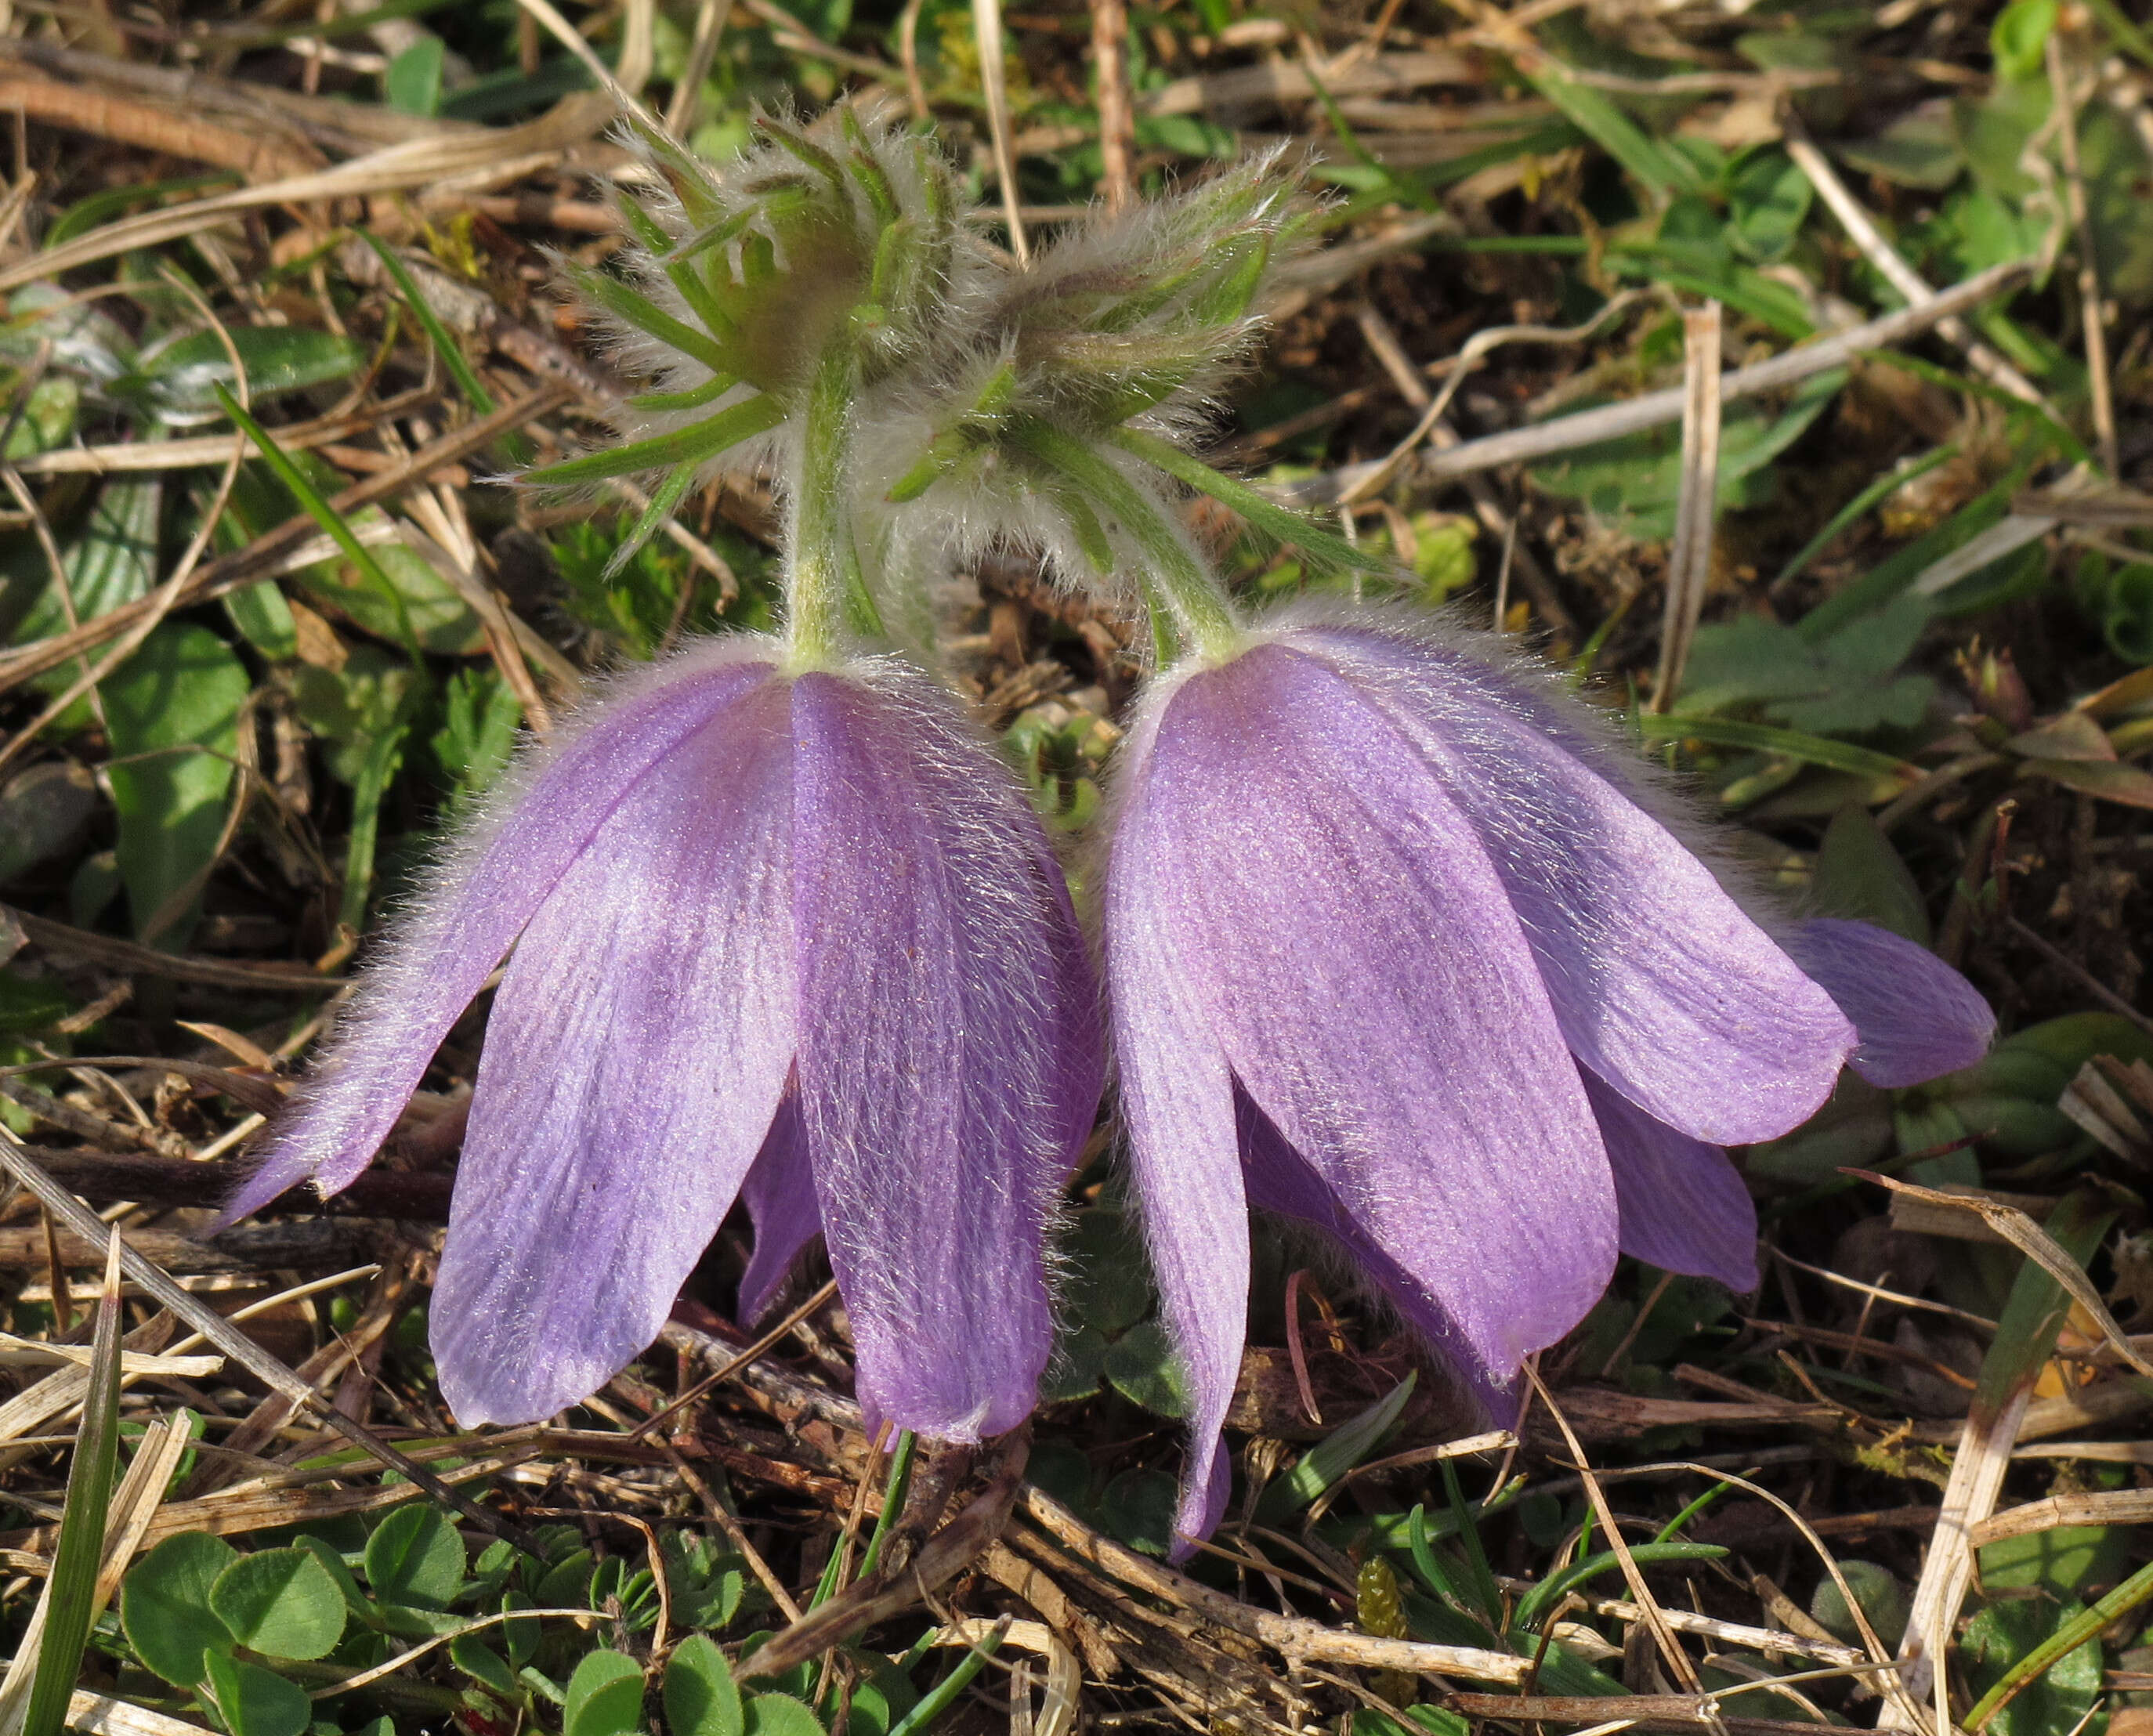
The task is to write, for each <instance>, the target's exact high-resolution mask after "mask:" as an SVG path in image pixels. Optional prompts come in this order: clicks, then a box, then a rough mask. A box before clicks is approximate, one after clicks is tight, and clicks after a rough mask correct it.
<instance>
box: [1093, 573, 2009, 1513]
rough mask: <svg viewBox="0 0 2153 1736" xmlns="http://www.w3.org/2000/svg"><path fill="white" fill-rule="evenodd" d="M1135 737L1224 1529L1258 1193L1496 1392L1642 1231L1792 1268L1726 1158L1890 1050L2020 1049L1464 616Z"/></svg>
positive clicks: (1217, 655)
mask: <svg viewBox="0 0 2153 1736" xmlns="http://www.w3.org/2000/svg"><path fill="white" fill-rule="evenodd" d="M1498 655H1499V654H1498ZM1123 753H1124V755H1125V759H1124V761H1123V763H1122V768H1121V771H1120V774H1119V776H1120V785H1119V793H1118V797H1117V802H1118V820H1117V825H1116V829H1115V832H1114V836H1113V841H1112V855H1111V858H1110V863H1109V866H1108V871H1107V888H1106V894H1105V899H1106V906H1105V908H1106V917H1105V921H1106V955H1107V976H1108V986H1109V990H1110V994H1111V997H1112V1009H1113V1012H1112V1019H1113V1035H1114V1041H1115V1046H1116V1051H1117V1062H1118V1065H1119V1068H1120V1077H1121V1090H1122V1105H1123V1108H1124V1112H1125V1113H1126V1117H1127V1123H1128V1131H1129V1138H1130V1145H1131V1149H1132V1162H1133V1165H1134V1171H1135V1179H1136V1183H1137V1185H1138V1190H1139V1194H1140V1196H1141V1200H1142V1204H1143V1214H1144V1219H1145V1223H1146V1226H1147V1234H1148V1237H1149V1240H1150V1244H1151V1247H1152V1250H1153V1260H1154V1263H1155V1265H1156V1266H1157V1269H1158V1277H1159V1282H1160V1288H1161V1292H1162V1295H1163V1299H1164V1303H1165V1308H1166V1314H1167V1318H1168V1324H1169V1326H1170V1329H1171V1331H1172V1332H1173V1336H1174V1339H1175V1341H1176V1342H1177V1344H1178V1347H1179V1350H1180V1352H1181V1355H1182V1357H1183V1362H1184V1363H1185V1366H1186V1367H1187V1370H1188V1375H1189V1377H1190V1382H1191V1387H1192V1390H1193V1392H1194V1416H1193V1422H1192V1427H1193V1428H1194V1443H1193V1447H1192V1452H1191V1457H1190V1461H1189V1470H1188V1481H1187V1483H1186V1484H1185V1487H1184V1493H1183V1504H1182V1508H1181V1511H1180V1515H1179V1518H1178V1530H1180V1532H1181V1533H1182V1534H1183V1537H1184V1539H1187V1538H1194V1537H1202V1536H1204V1535H1207V1534H1208V1533H1209V1531H1210V1530H1211V1529H1212V1527H1213V1526H1214V1525H1215V1524H1216V1523H1217V1522H1218V1520H1219V1515H1220V1513H1221V1511H1222V1509H1223V1507H1224V1500H1225V1497H1226V1492H1227V1466H1226V1464H1225V1461H1224V1459H1223V1458H1222V1457H1221V1456H1220V1452H1219V1428H1220V1424H1221V1422H1222V1420H1223V1418H1224V1415H1225V1411H1226V1406H1227V1402H1228V1399H1229V1397H1230V1395H1231V1393H1232V1392H1233V1388H1234V1377H1235V1374H1236V1372H1237V1370H1238V1367H1239V1362H1240V1353H1241V1348H1242V1337H1243V1332H1244V1321H1245V1318H1246V1314H1247V1308H1248V1286H1249V1238H1248V1227H1247V1222H1246V1218H1247V1211H1248V1209H1249V1208H1250V1206H1255V1207H1259V1208H1261V1209H1266V1210H1269V1211H1271V1212H1275V1213H1277V1214H1280V1215H1282V1216H1284V1217H1286V1218H1288V1219H1295V1220H1298V1221H1300V1222H1302V1223H1305V1224H1311V1225H1314V1226H1316V1228H1318V1229H1321V1230H1322V1231H1324V1232H1326V1233H1327V1234H1328V1235H1330V1236H1331V1238H1333V1239H1334V1240H1336V1242H1337V1243H1339V1244H1341V1245H1342V1246H1343V1248H1344V1249H1345V1250H1346V1252H1347V1254H1348V1255H1350V1256H1351V1258H1352V1259H1353V1260H1355V1261H1356V1263H1357V1264H1358V1265H1359V1266H1360V1267H1361V1269H1362V1271H1363V1272H1364V1273H1365V1275H1367V1278H1368V1280H1370V1281H1371V1282H1372V1285H1374V1287H1375V1288H1376V1289H1377V1291H1380V1293H1381V1294H1382V1296H1384V1297H1385V1298H1386V1299H1387V1301H1389V1302H1390V1303H1391V1304H1392V1306H1394V1307H1395V1308H1396V1309H1397V1311H1398V1312H1399V1313H1400V1314H1401V1315H1402V1316H1404V1317H1405V1319H1406V1320H1407V1321H1409V1322H1411V1323H1412V1325H1413V1326H1415V1327H1417V1328H1418V1330H1419V1331H1421V1332H1422V1333H1423V1335H1424V1336H1426V1338H1427V1339H1428V1341H1429V1342H1430V1343H1431V1345H1432V1346H1433V1347H1434V1348H1435V1349H1436V1350H1437V1351H1438V1352H1440V1353H1441V1354H1442V1355H1443V1357H1444V1358H1445V1359H1446V1360H1447V1361H1448V1362H1449V1363H1451V1364H1452V1365H1453V1367H1455V1369H1456V1370H1457V1372H1458V1373H1459V1374H1460V1376H1462V1377H1463V1381H1464V1382H1465V1383H1466V1385H1467V1386H1468V1388H1469V1389H1471V1390H1473V1391H1474V1392H1477V1393H1478V1394H1479V1395H1480V1396H1481V1397H1482V1399H1483V1401H1484V1403H1488V1404H1489V1406H1490V1407H1491V1408H1494V1407H1497V1406H1499V1405H1501V1404H1502V1403H1504V1398H1505V1395H1506V1394H1507V1392H1508V1390H1509V1388H1510V1387H1511V1386H1512V1383H1513V1382H1514V1380H1515V1378H1516V1377H1517V1375H1518V1372H1519V1367H1520V1364H1521V1363H1522V1362H1523V1361H1524V1358H1525V1357H1527V1356H1529V1354H1531V1353H1532V1352H1534V1351H1535V1350H1538V1349H1540V1348H1542V1347H1545V1346H1547V1345H1550V1344H1552V1343H1554V1342H1555V1341H1556V1340H1557V1339H1559V1338H1560V1337H1561V1336H1563V1335H1564V1334H1565V1332H1567V1331H1570V1328H1571V1327H1572V1326H1575V1325H1576V1324H1577V1322H1578V1321H1580V1319H1582V1318H1583V1317H1584V1316H1585V1313H1586V1311H1588V1310H1589V1309H1590V1308H1591V1306H1592V1305H1593V1304H1594V1302H1595V1301H1597V1300H1598V1298H1599V1296H1600V1295H1601V1291H1603V1290H1604V1289H1605V1288H1606V1284H1607V1280H1608V1278H1609V1276H1610V1275H1611V1272H1612V1270H1613V1268H1614V1263H1615V1258H1616V1251H1617V1250H1618V1249H1620V1250H1623V1251H1626V1252H1629V1253H1631V1254H1633V1255H1637V1256H1639V1257H1641V1258H1642V1259H1645V1260H1650V1261H1651V1262H1652V1263H1653V1264H1654V1265H1660V1266H1662V1267H1665V1268H1667V1269H1668V1270H1674V1271H1678V1272H1690V1273H1701V1274H1706V1275H1711V1276H1713V1277H1716V1278H1718V1279H1720V1280H1723V1281H1724V1282H1726V1283H1728V1284H1729V1285H1733V1286H1735V1287H1737V1288H1748V1287H1750V1286H1752V1285H1753V1284H1754V1282H1755V1278H1756V1273H1755V1263H1754V1251H1753V1250H1754V1242H1755V1235H1756V1219H1755V1214H1754V1210H1753V1207H1752V1205H1751V1204H1750V1201H1749V1197H1748V1193H1747V1191H1746V1190H1745V1189H1744V1188H1743V1184H1742V1180H1741V1178H1740V1176H1739V1174H1738V1173H1737V1172H1736V1170H1735V1169H1734V1168H1733V1165H1732V1164H1731V1163H1729V1161H1728V1158H1727V1156H1726V1153H1725V1152H1724V1151H1723V1149H1722V1148H1723V1147H1725V1146H1728V1145H1731V1144H1745V1143H1752V1142H1754V1141H1758V1140H1763V1139H1769V1138H1774V1137H1776V1136H1778V1135H1779V1134H1781V1133H1786V1132H1787V1131H1788V1130H1789V1129H1790V1128H1794V1126H1796V1125H1798V1124H1799V1123H1800V1122H1802V1121H1803V1120H1804V1118H1806V1117H1808V1116H1809V1114H1810V1113H1811V1112H1813V1111H1815V1109H1816V1108H1817V1107H1819V1106H1820V1104H1821V1103H1822V1102H1824V1101H1825V1097H1827V1096H1828V1095H1829V1094H1830V1091H1831V1089H1832V1087H1833V1084H1834V1082H1835V1080H1836V1078H1837V1077H1838V1075H1839V1072H1840V1067H1841V1065H1842V1064H1843V1063H1845V1062H1847V1061H1852V1062H1853V1064H1854V1065H1855V1067H1856V1068H1857V1069H1860V1070H1861V1071H1863V1072H1867V1073H1869V1074H1870V1075H1871V1077H1873V1078H1876V1079H1878V1080H1879V1081H1881V1082H1885V1083H1888V1084H1895V1085H1896V1084H1905V1083H1908V1082H1911V1081H1913V1080H1915V1079H1918V1078H1927V1077H1932V1076H1933V1075H1935V1074H1937V1073H1942V1072H1947V1071H1950V1070H1952V1069H1954V1068H1957V1067H1964V1066H1967V1065H1969V1064H1971V1063H1972V1061H1975V1060H1977V1059H1978V1058H1979V1056H1981V1054H1982V1052H1983V1051H1984V1050H1985V1048H1986V1046H1987V1044H1988V1039H1989V1036H1990V1033H1991V1030H1992V1025H1993V1021H1992V1020H1991V1016H1990V1014H1989V1011H1988V1006H1987V1005H1986V1004H1985V1003H1984V1002H1983V1001H1982V999H1981V997H1980V995H1977V993H1976V992H1975V991H1974V990H1973V989H1972V986H1971V985H1968V984H1967V982H1966V981H1965V980H1964V979H1963V978H1962V977H1960V976H1959V975H1958V974H1957V972H1956V971H1954V970H1952V969H1951V968H1950V967H1949V966H1947V965H1944V964H1942V962H1941V961H1940V960H1937V959H1936V958H1934V957H1933V956H1932V955H1930V954H1928V953H1927V952H1926V951H1924V950H1922V949H1921V948H1919V947H1916V946H1915V945H1913V944H1911V943H1910V942H1907V941H1905V940H1902V939H1899V938H1898V937H1896V935H1892V934H1886V933H1885V932H1884V931H1883V930H1881V929H1872V928H1869V927H1867V926H1866V925H1865V924H1858V923H1845V922H1820V923H1814V924H1807V925H1803V926H1797V927H1794V928H1792V929H1789V931H1787V932H1784V933H1781V934H1776V935H1775V934H1774V933H1773V932H1771V931H1770V930H1769V929H1768V928H1767V927H1766V926H1764V925H1763V924H1760V922H1759V920H1758V919H1756V918H1755V917H1753V916H1752V915H1751V914H1748V911H1747V910H1745V909H1744V908H1743V904H1742V903H1740V902H1738V900H1737V899H1735V898H1734V897H1733V896H1731V895H1730V894H1729V893H1728V890H1727V889H1726V888H1725V887H1724V886H1723V883H1722V881H1721V878H1720V877H1719V876H1718V874H1716V873H1715V872H1714V870H1713V868H1711V867H1709V866H1708V865H1707V863H1706V862H1705V861H1704V860H1703V859H1702V858H1700V856H1699V855H1698V853H1697V851H1696V850H1695V849H1694V848H1692V846H1691V845H1690V844H1688V843H1685V842H1683V840H1682V837H1680V836H1678V835H1677V832H1676V831H1675V830H1674V829H1672V828H1671V827H1670V826H1669V824H1668V823H1667V821H1666V820H1665V819H1664V818H1662V817H1660V816H1659V814H1658V812H1657V810H1659V809H1660V808H1661V807H1662V803H1661V802H1660V801H1659V799H1658V797H1657V794H1656V792H1652V790H1651V789H1650V788H1649V787H1647V786H1646V785H1645V784H1644V783H1643V782H1642V781H1641V778H1640V777H1639V776H1638V775H1637V772H1636V768H1635V767H1634V766H1633V765H1631V763H1628V762H1626V761H1625V760H1624V758H1623V756H1621V754H1620V753H1619V752H1618V751H1616V749H1614V748H1613V747H1612V746H1610V745H1609V744H1608V743H1607V742H1606V741H1605V740H1603V739H1602V738H1601V736H1600V735H1599V733H1598V732H1597V731H1596V729H1595V727H1594V726H1593V725H1592V723H1591V720H1590V719H1589V717H1588V716H1587V715H1585V713H1584V712H1583V710H1582V708H1580V707H1576V706H1575V705H1573V704H1571V703H1570V702H1567V701H1566V700H1565V699H1564V697H1563V696H1562V695H1560V694H1559V693H1558V692H1557V691H1556V690H1555V688H1554V686H1553V685H1552V683H1551V682H1546V681H1539V680H1532V679H1531V678H1529V677H1526V676H1524V675H1520V674H1519V673H1518V672H1517V671H1516V670H1515V669H1514V668H1512V667H1509V666H1506V665H1505V664H1504V663H1502V662H1500V661H1498V660H1495V659H1494V658H1492V657H1491V656H1490V655H1489V654H1486V653H1485V652H1484V651H1483V650H1482V649H1480V648H1479V646H1478V645H1477V644H1475V643H1474V642H1473V641H1472V640H1470V639H1467V638H1465V637H1463V636H1456V637H1453V636H1449V635H1442V636H1438V634H1435V633H1434V632H1433V630H1432V629H1428V628H1426V627H1421V628H1408V627H1407V626H1405V625H1403V624H1398V623H1395V622H1391V621H1388V620H1387V619H1385V618H1383V617H1381V616H1377V615H1373V614H1372V613H1371V614H1369V615H1365V616H1363V617H1362V618H1360V619H1356V620H1355V621H1354V622H1352V623H1351V624H1335V623H1326V622H1324V621H1321V620H1315V619H1311V620H1308V621H1306V622H1304V623H1301V624H1287V625H1284V626H1277V627H1272V628H1268V629H1259V630H1257V631H1255V632H1253V633H1246V634H1242V635H1241V636H1240V637H1239V642H1238V643H1236V644H1230V645H1228V646H1226V647H1225V648H1224V650H1223V652H1221V651H1220V650H1219V649H1218V648H1217V647H1214V651H1213V652H1212V654H1207V655H1204V656H1200V657H1198V658H1195V659H1191V660H1190V661H1189V662H1188V663H1187V664H1183V666H1181V667H1179V668H1178V669H1175V670H1173V671H1172V672H1170V673H1169V674H1168V675H1165V676H1164V677H1163V678H1162V679H1160V680H1158V681H1156V682H1155V683H1154V685H1153V689H1152V691H1151V693H1150V694H1149V695H1148V698H1147V699H1146V700H1144V702H1143V707H1142V710H1141V712H1140V714H1139V715H1138V719H1137V720H1136V721H1135V723H1134V725H1133V726H1132V731H1131V733H1130V735H1129V736H1128V738H1127V742H1126V744H1125V746H1124V748H1123ZM1879 984H1886V985H1888V987H1886V988H1884V989H1881V990H1880V989H1879V988H1878V987H1877V986H1876V985H1879Z"/></svg>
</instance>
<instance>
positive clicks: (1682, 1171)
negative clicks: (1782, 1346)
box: [1584, 1072, 1757, 1292]
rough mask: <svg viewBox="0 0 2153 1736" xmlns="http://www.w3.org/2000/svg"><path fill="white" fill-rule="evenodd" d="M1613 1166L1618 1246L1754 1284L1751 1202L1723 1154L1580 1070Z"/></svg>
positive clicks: (1742, 1286)
mask: <svg viewBox="0 0 2153 1736" xmlns="http://www.w3.org/2000/svg"><path fill="white" fill-rule="evenodd" d="M1584 1077H1585V1096H1586V1097H1590V1098H1591V1100H1592V1112H1593V1113H1594V1114H1595V1115H1596V1116H1598V1117H1600V1133H1601V1138H1604V1139H1606V1142H1607V1161H1608V1163H1609V1164H1610V1166H1611V1167H1612V1168H1613V1169H1614V1171H1615V1204H1616V1211H1617V1213H1618V1214H1619V1215H1620V1217H1621V1227H1622V1251H1623V1252H1624V1253H1625V1254H1626V1255H1629V1256H1630V1257H1631V1259H1632V1260H1643V1261H1644V1262H1645V1263H1646V1264H1647V1265H1656V1266H1657V1267H1658V1268H1659V1269H1660V1270H1662V1271H1663V1272H1683V1273H1687V1274H1689V1275H1692V1276H1695V1277H1699V1278H1716V1279H1718V1280H1719V1282H1721V1283H1722V1284H1724V1285H1726V1286H1727V1287H1728V1289H1729V1290H1732V1291H1738V1292H1739V1291H1751V1290H1754V1289H1755V1288H1756V1287H1757V1206H1756V1203H1755V1202H1754V1201H1753V1200H1752V1199H1750V1197H1749V1189H1748V1188H1747V1187H1746V1186H1744V1185H1743V1180H1742V1176H1741V1173H1740V1172H1739V1171H1738V1170H1737V1169H1736V1168H1735V1167H1734V1164H1733V1160H1732V1159H1730V1158H1728V1155H1727V1153H1726V1152H1724V1151H1723V1150H1722V1149H1721V1148H1719V1147H1718V1146H1717V1145H1707V1144H1705V1143H1703V1141H1702V1140H1698V1139H1692V1138H1690V1137H1689V1135H1688V1134H1687V1133H1677V1132H1676V1131H1675V1129H1674V1128H1671V1127H1669V1126H1668V1125H1667V1123H1665V1122H1662V1121H1655V1120H1653V1119H1652V1117H1651V1116H1649V1115H1647V1114H1646V1113H1645V1112H1644V1111H1643V1110H1641V1109H1640V1108H1639V1107H1637V1106H1636V1104H1635V1103H1633V1102H1631V1101H1630V1100H1629V1099H1628V1098H1627V1097H1624V1096H1623V1095H1622V1093H1621V1092H1619V1091H1617V1090H1616V1089H1615V1088H1614V1087H1612V1086H1611V1085H1610V1084H1608V1083H1607V1082H1606V1080H1604V1079H1601V1078H1598V1077H1595V1076H1594V1075H1593V1074H1591V1073H1590V1072H1587V1073H1585V1076H1584Z"/></svg>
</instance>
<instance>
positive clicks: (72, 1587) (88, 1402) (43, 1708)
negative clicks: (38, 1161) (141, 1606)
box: [21, 1230, 121, 1736]
mask: <svg viewBox="0 0 2153 1736" xmlns="http://www.w3.org/2000/svg"><path fill="white" fill-rule="evenodd" d="M120 1331H121V1321H120V1233H119V1232H118V1231H117V1230H115V1231H113V1232H112V1235H111V1242H110V1252H109V1254H108V1255H107V1258H106V1265H105V1272H104V1294H103V1295H101V1296H99V1298H98V1299H97V1328H96V1334H95V1336H94V1338H93V1339H92V1341H91V1351H90V1362H89V1391H88V1392H86V1393H85V1394H84V1397H83V1404H82V1430H81V1433H79V1434H78V1435H77V1436H76V1437H75V1445H74V1459H72V1461H71V1462H70V1463H69V1466H68V1484H67V1505H66V1507H65V1509H64V1510H63V1512H62V1515H61V1518H60V1537H59V1546H58V1547H57V1548H56V1549H55V1550H53V1571H52V1582H51V1586H50V1589H49V1590H48V1591H47V1593H46V1600H47V1601H46V1604H45V1632H44V1637H43V1640H42V1641H41V1642H40V1643H39V1645H38V1674H37V1679H36V1681H35V1682H34V1683H33V1685H32V1687H31V1688H30V1703H29V1709H28V1712H27V1713H24V1715H23V1728H22V1731H21V1736H59V1732H60V1729H61V1727H62V1726H63V1725H64V1723H65V1722H66V1720H67V1709H68V1702H69V1699H70V1698H72V1697H73V1695H74V1683H75V1677H77V1676H79V1674H80V1673H81V1672H82V1654H83V1648H84V1646H86V1645H87V1644H88V1643H89V1628H90V1623H91V1622H92V1621H94V1620H95V1619H96V1617H97V1572H98V1568H99V1565H101V1564H102V1562H103V1560H104V1522H105V1513H106V1509H107V1508H108V1507H109V1506H110V1504H111V1501H112V1484H113V1474H114V1472H115V1470H116V1469H117V1468H118V1466H119V1464H120Z"/></svg>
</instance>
